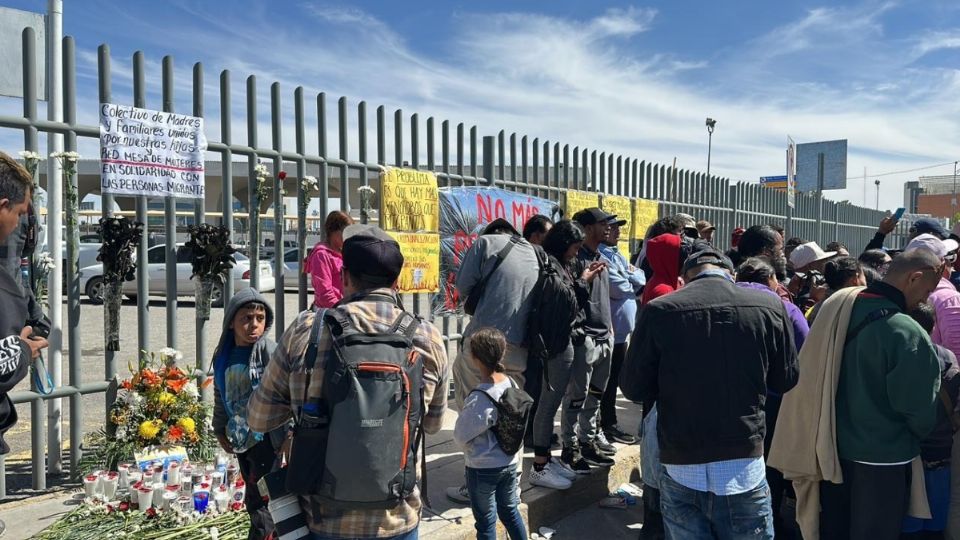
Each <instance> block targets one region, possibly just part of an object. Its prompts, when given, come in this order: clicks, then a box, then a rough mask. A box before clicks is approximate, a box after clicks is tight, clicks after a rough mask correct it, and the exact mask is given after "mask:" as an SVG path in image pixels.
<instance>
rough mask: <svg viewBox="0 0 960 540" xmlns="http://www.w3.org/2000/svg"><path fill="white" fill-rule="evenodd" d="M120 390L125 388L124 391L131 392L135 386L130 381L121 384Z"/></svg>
mask: <svg viewBox="0 0 960 540" xmlns="http://www.w3.org/2000/svg"><path fill="white" fill-rule="evenodd" d="M120 388H123V389H124V390H130V389H132V388H133V384H131V383H130V381H123V382H122V383H120Z"/></svg>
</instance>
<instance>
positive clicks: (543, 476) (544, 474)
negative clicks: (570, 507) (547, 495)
mask: <svg viewBox="0 0 960 540" xmlns="http://www.w3.org/2000/svg"><path fill="white" fill-rule="evenodd" d="M551 465H552V464H550V463H547V466H546V467H544V468H543V470H542V471H538V470H536V469H534V468H531V469H530V484H531V485H534V486H540V487H545V488H550V489H570V486H572V485H573V482H571V481H570V480H568V479H566V478H564V477H563V476H561V475H560V473H559V472H557V471H556V470H555V469H554V468H553V467H552V466H551Z"/></svg>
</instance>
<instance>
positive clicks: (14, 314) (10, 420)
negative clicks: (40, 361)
mask: <svg viewBox="0 0 960 540" xmlns="http://www.w3.org/2000/svg"><path fill="white" fill-rule="evenodd" d="M26 321H27V298H26V296H24V294H23V287H21V286H20V284H19V283H18V282H17V279H16V278H15V277H14V276H13V274H11V273H10V272H7V271H6V270H0V455H2V454H6V453H8V452H9V451H10V447H9V446H7V443H6V442H4V440H3V434H4V433H6V432H7V430H9V429H10V428H11V427H13V425H14V424H16V423H17V411H16V409H14V407H13V401H12V400H11V399H10V396H8V395H7V394H8V393H9V392H10V391H11V390H13V388H14V387H15V386H16V385H17V383H19V382H20V381H21V380H23V378H24V377H25V376H26V375H27V369H28V368H29V367H30V361H31V358H30V347H28V346H27V344H26V343H24V342H23V340H22V339H20V331H21V330H23V327H24V326H25V324H26Z"/></svg>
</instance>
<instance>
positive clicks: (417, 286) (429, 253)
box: [387, 231, 440, 293]
mask: <svg viewBox="0 0 960 540" xmlns="http://www.w3.org/2000/svg"><path fill="white" fill-rule="evenodd" d="M387 234H389V235H390V236H392V237H393V238H394V239H395V240H396V241H397V243H398V244H400V252H401V253H403V270H401V271H400V277H399V278H398V279H397V289H398V290H399V291H400V292H402V293H435V292H440V235H439V234H434V233H407V232H394V231H387Z"/></svg>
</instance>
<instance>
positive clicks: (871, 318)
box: [843, 308, 900, 347]
mask: <svg viewBox="0 0 960 540" xmlns="http://www.w3.org/2000/svg"><path fill="white" fill-rule="evenodd" d="M897 313H900V310H899V309H894V308H880V309H878V310H876V311H871V312H870V313H868V314H867V317H866V318H865V319H863V320H862V321H860V324H858V325H857V326H855V327H854V328H853V330H850V331H849V332H847V339H846V341H844V343H843V346H844V347H846V346H847V345H849V344H850V342H852V341H853V340H854V338H856V337H857V335H858V334H860V332H862V331H863V329H864V328H866V327H868V326H870V325H871V324H873V323H875V322H877V321H882V320H883V319H886V318H889V317H892V316H894V315H896V314H897Z"/></svg>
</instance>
